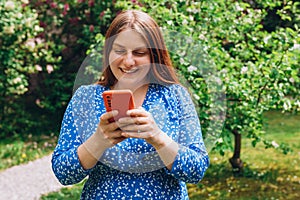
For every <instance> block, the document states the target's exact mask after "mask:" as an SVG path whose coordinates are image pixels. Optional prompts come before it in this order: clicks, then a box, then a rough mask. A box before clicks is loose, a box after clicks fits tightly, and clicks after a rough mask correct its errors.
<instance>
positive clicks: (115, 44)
mask: <svg viewBox="0 0 300 200" xmlns="http://www.w3.org/2000/svg"><path fill="white" fill-rule="evenodd" d="M113 46H118V47H121V48H126V46H124V45H121V44H119V43H114V44H113ZM140 49H148V48H147V47H146V46H140V47H136V48H134V49H133V50H140Z"/></svg>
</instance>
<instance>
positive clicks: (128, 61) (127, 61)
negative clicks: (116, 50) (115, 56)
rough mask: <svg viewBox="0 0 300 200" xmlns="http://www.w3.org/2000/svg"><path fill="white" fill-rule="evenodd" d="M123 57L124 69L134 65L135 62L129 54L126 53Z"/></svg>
mask: <svg viewBox="0 0 300 200" xmlns="http://www.w3.org/2000/svg"><path fill="white" fill-rule="evenodd" d="M124 56H125V57H124V64H125V66H126V67H130V66H132V65H134V63H135V61H134V57H133V55H132V53H131V52H128V53H126V54H125V55H124Z"/></svg>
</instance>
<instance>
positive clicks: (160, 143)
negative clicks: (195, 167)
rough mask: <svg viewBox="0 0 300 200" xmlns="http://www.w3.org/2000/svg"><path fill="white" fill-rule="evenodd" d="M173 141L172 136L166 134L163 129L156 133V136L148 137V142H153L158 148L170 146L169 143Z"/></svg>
mask: <svg viewBox="0 0 300 200" xmlns="http://www.w3.org/2000/svg"><path fill="white" fill-rule="evenodd" d="M172 141H173V140H172V138H170V137H169V136H168V135H167V134H165V133H164V132H162V131H160V132H159V133H157V134H155V136H154V137H152V138H150V139H146V142H148V143H149V144H151V145H152V146H153V147H154V148H155V149H156V150H159V149H161V148H164V147H166V146H168V144H170V143H171V142H172Z"/></svg>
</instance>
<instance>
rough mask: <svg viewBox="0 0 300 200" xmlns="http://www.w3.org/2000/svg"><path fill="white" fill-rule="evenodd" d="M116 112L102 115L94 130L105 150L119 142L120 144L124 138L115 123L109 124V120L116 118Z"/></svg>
mask: <svg viewBox="0 0 300 200" xmlns="http://www.w3.org/2000/svg"><path fill="white" fill-rule="evenodd" d="M117 114H118V111H117V110H113V111H111V112H107V113H104V114H103V115H101V117H100V122H99V124H98V128H97V130H96V134H97V135H98V138H99V140H101V143H102V144H105V146H106V148H109V147H112V146H114V145H116V144H118V143H119V142H122V141H123V140H124V139H126V137H124V136H122V131H121V130H120V129H119V126H118V124H117V123H116V122H109V119H111V118H113V117H115V116H117Z"/></svg>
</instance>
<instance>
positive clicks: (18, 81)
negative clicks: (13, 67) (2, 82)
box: [12, 77, 22, 84]
mask: <svg viewBox="0 0 300 200" xmlns="http://www.w3.org/2000/svg"><path fill="white" fill-rule="evenodd" d="M12 82H13V83H14V84H18V83H21V82H22V79H21V78H20V77H17V78H14V79H13V80H12Z"/></svg>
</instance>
